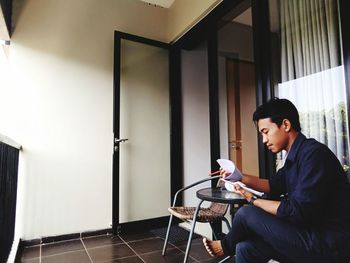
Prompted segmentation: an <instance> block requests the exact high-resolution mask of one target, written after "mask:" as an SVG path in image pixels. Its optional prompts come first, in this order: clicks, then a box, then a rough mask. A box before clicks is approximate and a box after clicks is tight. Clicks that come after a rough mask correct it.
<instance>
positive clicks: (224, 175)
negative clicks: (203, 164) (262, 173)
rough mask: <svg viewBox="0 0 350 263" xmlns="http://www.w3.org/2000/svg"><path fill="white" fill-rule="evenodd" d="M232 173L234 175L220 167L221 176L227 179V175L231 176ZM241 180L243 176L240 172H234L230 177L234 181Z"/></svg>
mask: <svg viewBox="0 0 350 263" xmlns="http://www.w3.org/2000/svg"><path fill="white" fill-rule="evenodd" d="M231 175H232V173H231V172H227V171H226V170H224V169H223V168H220V176H221V178H223V179H225V178H226V177H229V176H231ZM241 180H242V176H240V175H239V174H238V173H234V174H233V177H232V178H230V181H232V182H235V181H241Z"/></svg>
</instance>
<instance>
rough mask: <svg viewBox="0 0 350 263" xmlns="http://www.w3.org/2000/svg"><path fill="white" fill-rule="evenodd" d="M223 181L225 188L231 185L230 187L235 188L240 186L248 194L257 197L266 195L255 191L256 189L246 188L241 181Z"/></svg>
mask: <svg viewBox="0 0 350 263" xmlns="http://www.w3.org/2000/svg"><path fill="white" fill-rule="evenodd" d="M222 180H223V181H224V182H225V186H226V184H230V185H233V186H236V185H239V186H240V187H241V188H243V189H244V190H246V191H248V192H251V193H252V194H254V195H257V196H263V195H264V193H263V192H259V191H257V190H254V189H252V188H250V187H248V186H246V185H245V184H244V183H242V182H240V181H236V182H231V181H227V180H226V178H225V179H222Z"/></svg>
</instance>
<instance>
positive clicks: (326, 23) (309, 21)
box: [278, 0, 349, 170]
mask: <svg viewBox="0 0 350 263" xmlns="http://www.w3.org/2000/svg"><path fill="white" fill-rule="evenodd" d="M280 14H281V78H282V83H280V84H279V85H278V96H279V97H280V98H287V99H289V100H291V101H292V102H293V103H294V104H295V105H296V107H297V108H298V110H299V114H300V121H301V126H302V132H303V133H304V134H305V135H306V136H307V137H312V138H315V139H317V140H319V141H320V142H322V143H324V144H326V145H327V146H328V147H329V148H330V149H331V150H332V151H333V152H334V153H335V154H336V155H337V157H338V159H339V160H340V161H341V163H342V165H343V167H344V169H345V170H348V168H349V154H348V149H349V138H348V124H347V112H346V108H347V107H346V104H347V102H346V94H345V76H344V68H343V65H342V61H341V45H340V43H341V41H340V37H341V36H340V33H339V32H340V30H339V27H340V24H339V21H338V4H337V1H336V0H308V1H305V0H281V1H280Z"/></svg>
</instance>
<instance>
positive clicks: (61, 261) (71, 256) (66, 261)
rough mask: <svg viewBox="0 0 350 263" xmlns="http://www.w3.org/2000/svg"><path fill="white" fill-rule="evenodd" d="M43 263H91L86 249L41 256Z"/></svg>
mask: <svg viewBox="0 0 350 263" xmlns="http://www.w3.org/2000/svg"><path fill="white" fill-rule="evenodd" d="M41 263H91V260H90V258H89V257H88V255H87V253H86V251H84V250H83V251H81V250H80V251H73V252H68V253H62V254H58V255H53V256H47V257H42V258H41Z"/></svg>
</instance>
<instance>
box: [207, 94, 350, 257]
mask: <svg viewBox="0 0 350 263" xmlns="http://www.w3.org/2000/svg"><path fill="white" fill-rule="evenodd" d="M253 120H254V122H256V124H257V127H258V130H259V132H260V133H261V135H262V139H263V143H264V144H265V145H266V147H267V148H268V149H269V150H270V151H271V152H273V153H278V152H280V151H282V150H286V151H287V154H288V155H287V158H286V161H285V164H284V166H283V168H281V169H280V170H279V171H278V172H277V173H276V174H275V175H274V176H272V177H271V178H270V179H269V180H266V179H259V178H257V177H253V176H249V175H244V176H243V178H241V180H242V182H243V183H245V184H246V185H247V186H249V187H251V188H254V189H256V190H259V191H262V192H265V193H268V194H269V196H270V197H271V199H272V200H267V199H259V198H257V197H255V196H253V194H251V193H250V192H247V191H244V190H243V189H241V188H239V187H238V188H236V190H238V191H239V193H240V194H241V195H242V196H243V197H245V198H246V199H247V200H248V202H249V203H250V205H249V206H244V207H242V208H240V209H239V210H238V212H237V213H236V215H235V217H234V219H233V222H232V229H231V230H230V232H229V233H228V234H227V235H226V236H225V237H224V239H223V240H218V241H209V240H207V239H203V243H204V246H205V248H206V249H207V251H208V253H209V254H211V255H212V256H223V255H233V254H235V255H236V262H237V263H243V262H251V263H259V262H264V263H266V262H268V261H269V260H270V259H274V260H277V261H279V262H298V263H302V262H308V263H310V262H312V263H313V262H315V263H320V262H327V263H330V262H344V263H349V262H350V187H349V182H348V180H347V177H346V174H345V172H344V170H343V168H342V166H341V164H340V163H339V161H338V159H337V158H336V156H335V155H334V154H333V153H332V152H331V151H330V150H329V149H328V148H327V147H326V146H325V145H323V144H321V143H319V142H317V141H316V140H314V139H307V138H306V137H305V136H304V135H303V134H302V133H301V132H300V131H301V129H300V123H299V115H298V111H297V109H296V108H295V106H294V105H293V104H292V103H291V102H290V101H289V100H286V99H277V98H275V99H272V100H270V101H268V102H267V103H266V104H263V105H261V106H259V107H258V108H257V110H256V111H255V112H254V115H253ZM222 175H223V177H226V176H227V174H226V172H225V171H222Z"/></svg>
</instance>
